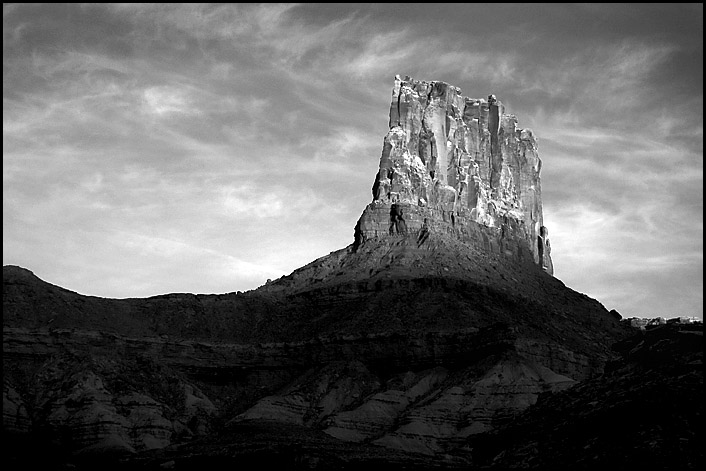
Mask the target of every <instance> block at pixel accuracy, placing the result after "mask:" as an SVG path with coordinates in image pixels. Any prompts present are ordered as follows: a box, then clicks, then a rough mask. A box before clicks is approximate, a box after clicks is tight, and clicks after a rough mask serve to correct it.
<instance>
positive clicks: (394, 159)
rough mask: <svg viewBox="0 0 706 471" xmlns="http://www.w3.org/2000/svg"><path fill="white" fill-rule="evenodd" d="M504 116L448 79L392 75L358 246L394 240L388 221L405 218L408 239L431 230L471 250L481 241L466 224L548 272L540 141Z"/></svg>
mask: <svg viewBox="0 0 706 471" xmlns="http://www.w3.org/2000/svg"><path fill="white" fill-rule="evenodd" d="M504 111H505V108H504V106H503V104H502V102H501V101H500V100H498V99H497V98H496V97H495V95H489V96H488V98H487V99H483V98H468V97H464V96H463V95H462V94H461V89H460V88H458V87H454V86H452V85H449V84H447V83H445V82H437V81H431V82H427V81H420V80H415V79H413V78H411V77H405V78H404V79H401V78H400V76H399V75H398V76H396V77H395V86H394V88H393V91H392V103H391V105H390V130H389V131H388V133H387V135H386V136H385V139H384V143H383V149H382V155H381V157H380V169H379V171H378V173H377V175H376V177H375V182H374V184H373V201H372V202H371V203H370V204H369V205H368V207H367V208H366V210H365V212H364V213H363V215H362V216H361V218H360V220H359V221H358V225H357V227H356V246H358V245H360V244H361V243H363V242H365V240H367V239H370V238H379V237H381V236H383V235H385V234H388V233H389V234H390V235H394V234H397V233H399V232H400V231H399V230H398V229H397V227H398V226H399V224H398V223H399V219H398V218H396V217H395V214H397V213H398V212H400V211H402V212H404V214H406V216H407V218H406V219H405V226H406V227H405V232H406V231H410V232H413V231H422V230H428V229H430V228H436V229H437V230H440V231H444V232H449V231H452V232H456V233H457V235H459V237H460V238H462V239H463V240H465V241H467V242H471V243H472V242H474V241H476V242H480V240H479V239H477V237H476V235H477V233H478V229H477V228H470V227H471V226H473V225H482V226H485V227H486V228H490V229H491V230H490V231H489V232H490V238H494V239H497V243H494V244H487V242H486V243H485V244H484V245H486V246H487V245H491V246H493V247H497V250H498V251H499V252H500V253H502V254H505V255H508V256H510V257H513V258H516V259H520V260H525V259H531V260H532V261H533V262H534V263H536V264H539V265H541V266H542V268H544V269H545V270H546V271H547V272H548V273H550V274H553V265H552V261H551V255H550V252H551V249H550V244H549V238H548V231H547V229H546V227H544V222H543V216H542V189H541V181H540V177H539V174H540V170H541V167H542V162H541V160H540V159H539V155H538V153H537V142H536V139H535V137H534V134H533V133H532V131H531V130H529V129H521V128H519V127H518V125H517V118H516V117H515V116H514V115H511V114H505V112H504ZM388 215H389V216H388ZM449 226H450V227H449ZM393 228H394V230H393ZM484 232H488V231H484ZM518 245H519V247H518Z"/></svg>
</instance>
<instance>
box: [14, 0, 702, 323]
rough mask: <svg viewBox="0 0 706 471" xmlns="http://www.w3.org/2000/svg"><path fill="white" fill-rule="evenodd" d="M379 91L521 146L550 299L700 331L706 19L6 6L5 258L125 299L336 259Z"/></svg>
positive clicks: (366, 179)
mask: <svg viewBox="0 0 706 471" xmlns="http://www.w3.org/2000/svg"><path fill="white" fill-rule="evenodd" d="M397 74H399V75H401V76H402V77H404V76H406V75H409V76H411V77H413V78H415V79H418V80H427V81H432V80H440V81H444V82H447V83H450V84H452V85H455V86H458V87H460V88H461V90H462V93H463V95H465V96H469V97H475V98H483V97H486V96H488V95H489V94H491V93H493V94H495V95H496V96H497V97H498V99H499V100H500V101H502V102H503V104H504V105H505V109H506V112H507V113H512V114H514V115H516V116H517V117H518V121H519V126H520V127H522V128H529V129H532V130H533V131H534V134H535V136H536V137H537V140H538V147H539V155H540V158H541V159H542V164H543V165H542V173H541V178H542V190H543V191H542V196H543V204H544V222H545V225H546V226H547V227H548V229H549V238H550V240H551V244H552V258H553V262H554V268H555V276H556V277H557V278H558V279H560V280H561V281H562V282H564V284H566V285H567V286H568V287H570V288H572V289H574V290H576V291H579V292H581V293H585V294H587V295H588V296H590V297H592V298H595V299H597V300H598V301H600V302H601V303H602V304H603V305H604V306H605V307H606V308H607V309H615V310H617V311H618V312H619V313H620V314H621V315H622V316H623V317H658V316H661V317H667V318H670V317H675V316H693V317H700V318H703V4H634V3H631V4H546V5H542V4H531V5H526V4H499V5H487V4H439V3H433V4H424V3H422V4H406V3H405V4H299V5H298V4H217V5H213V4H211V5H209V4H196V5H193V4H192V5H189V4H85V5H84V4H54V3H52V4H4V5H3V265H19V266H22V267H24V268H27V269H29V270H32V271H33V272H34V273H35V275H37V276H38V277H40V278H42V279H43V280H45V281H47V282H49V283H52V284H55V285H59V286H62V287H64V288H67V289H70V290H72V291H76V292H78V293H81V294H85V295H91V296H101V297H110V298H130V297H148V296H153V295H159V294H166V293H175V292H186V293H201V294H210V293H229V292H233V291H246V290H250V289H254V288H257V287H258V286H260V285H262V284H263V283H265V281H266V280H267V279H276V278H279V277H280V276H283V275H287V274H289V273H291V272H292V271H293V270H295V269H297V268H299V267H301V266H304V265H306V264H307V263H309V262H311V261H313V260H315V259H317V258H319V257H321V256H324V255H327V254H329V253H330V252H332V251H335V250H338V249H341V248H344V247H346V246H348V245H349V244H351V243H352V242H353V229H354V226H355V223H356V221H357V220H358V217H359V216H360V214H361V213H362V212H363V210H364V209H365V206H366V205H367V204H368V203H370V202H371V200H372V192H371V188H372V185H373V181H374V179H375V175H376V172H377V169H378V166H379V161H380V155H381V151H382V143H383V138H384V136H385V134H386V133H387V131H388V129H389V128H388V118H389V106H390V101H391V96H392V88H393V86H394V77H395V75H397Z"/></svg>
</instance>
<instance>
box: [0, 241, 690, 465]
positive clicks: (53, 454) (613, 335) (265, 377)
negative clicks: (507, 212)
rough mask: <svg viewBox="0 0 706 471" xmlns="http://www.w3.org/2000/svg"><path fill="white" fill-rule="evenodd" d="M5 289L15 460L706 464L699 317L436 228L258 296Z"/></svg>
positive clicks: (16, 282)
mask: <svg viewBox="0 0 706 471" xmlns="http://www.w3.org/2000/svg"><path fill="white" fill-rule="evenodd" d="M3 282H4V288H3V290H4V291H3V303H4V305H3V323H4V329H3V337H4V338H3V340H4V343H3V380H4V395H3V406H4V407H3V411H4V420H3V429H4V434H5V439H6V440H9V442H10V443H14V444H15V446H13V447H12V448H11V449H12V450H13V453H11V454H9V455H6V456H8V460H9V462H10V463H14V464H15V465H21V466H24V465H25V464H28V463H30V462H34V461H36V460H39V461H40V462H41V463H44V464H52V465H61V464H65V465H67V466H68V465H71V466H74V467H79V468H81V467H84V468H86V469H91V467H92V466H95V463H96V460H97V461H98V462H100V463H101V466H107V465H108V464H110V465H111V466H115V467H118V468H124V469H134V468H135V467H144V468H150V467H153V468H155V469H161V468H160V466H162V467H165V466H166V467H175V469H196V468H197V467H198V468H204V467H217V466H221V465H222V466H226V465H227V466H245V467H246V468H247V467H248V466H250V467H255V466H256V465H257V466H259V465H265V464H271V465H277V466H280V467H282V468H297V467H298V468H299V469H310V468H313V469H357V468H359V467H363V466H366V467H367V466H370V465H375V464H381V463H384V464H385V465H386V466H387V467H388V468H389V469H434V468H439V469H447V468H464V467H468V466H473V467H480V468H481V469H482V468H492V469H505V468H508V467H515V466H519V465H523V466H528V467H532V468H535V469H546V468H547V467H550V466H553V464H552V463H554V464H557V467H556V469H559V467H560V466H559V465H558V464H559V463H564V464H566V465H567V466H568V465H569V464H570V463H574V462H575V463H579V462H580V463H582V465H585V466H584V469H591V466H593V465H594V464H596V465H597V464H599V463H606V460H608V459H610V461H611V462H613V463H623V464H624V465H625V466H628V463H629V462H632V460H638V459H639V460H643V461H644V462H651V463H652V464H655V463H662V464H664V463H665V462H666V461H668V460H669V459H671V460H672V463H680V464H681V465H683V466H684V468H685V469H690V467H691V466H692V465H694V464H698V463H701V462H702V461H703V453H702V451H700V450H701V448H700V445H697V443H699V440H700V438H702V437H703V434H702V429H701V428H700V427H701V425H700V424H701V422H700V420H701V419H702V417H703V416H702V412H703V410H702V402H701V401H699V400H696V399H695V398H696V397H697V396H699V395H700V394H701V392H702V390H703V374H702V364H701V363H700V362H701V356H702V343H701V342H702V337H701V333H702V331H701V330H700V328H699V326H693V325H692V326H681V327H680V326H679V325H678V324H672V325H668V326H663V328H661V329H655V330H650V331H640V330H638V329H634V328H632V327H629V325H628V324H627V323H625V322H621V321H620V318H619V317H620V316H619V315H617V314H616V313H615V312H612V313H611V312H608V311H606V309H605V308H603V306H601V305H600V303H598V302H596V301H595V300H593V299H590V298H588V297H586V296H585V295H582V294H580V293H577V292H575V291H573V290H571V289H569V288H566V287H565V286H564V285H563V284H562V283H561V282H559V281H558V280H556V279H555V278H553V277H552V276H550V275H548V274H547V273H546V272H544V271H543V270H542V269H541V268H539V267H537V266H536V265H534V264H525V265H520V266H518V265H517V264H516V263H514V262H511V261H508V260H506V259H503V258H502V257H499V256H495V255H492V254H488V253H483V252H482V251H479V250H476V249H474V248H473V247H468V246H465V245H464V244H463V243H461V242H459V241H458V240H455V239H452V238H449V237H447V236H444V235H432V236H431V237H429V238H427V239H426V240H425V241H424V242H423V243H421V244H420V243H419V241H418V239H417V237H416V236H415V235H408V236H391V237H388V238H384V239H381V240H379V241H376V242H375V241H370V242H368V243H366V246H365V247H364V248H360V249H359V250H358V251H356V252H353V251H352V249H351V248H350V247H349V248H347V249H344V250H341V251H338V252H334V253H332V254H330V255H328V256H326V257H322V258H321V259H319V260H316V261H314V262H312V263H311V264H310V265H307V266H306V267H303V268H302V269H299V270H297V271H295V272H294V273H292V274H291V275H289V276H287V277H283V278H281V279H279V280H276V281H274V282H271V283H268V284H267V285H265V286H263V287H261V288H260V289H258V290H255V291H252V292H247V293H231V294H225V295H190V294H172V295H166V296H157V297H153V298H146V299H102V298H95V297H87V296H82V295H79V294H77V293H73V292H71V291H68V290H65V289H62V288H59V287H57V286H54V285H51V284H48V283H45V282H43V281H42V280H40V279H38V278H36V277H35V276H34V275H33V274H31V272H29V271H27V270H25V269H22V268H19V267H11V266H8V267H4V269H3ZM657 340H661V341H657ZM630 342H632V343H630ZM643 352H644V353H643ZM676 430H679V433H676ZM35 449H41V450H43V452H42V453H41V454H38V455H37V454H35V453H33V452H32V450H35ZM669 456H671V458H668V457H669ZM550 457H551V458H550ZM658 457H659V460H658ZM579 458H580V459H579ZM674 460H678V461H674ZM662 469H671V468H669V467H668V466H666V465H665V467H663V468H662Z"/></svg>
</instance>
